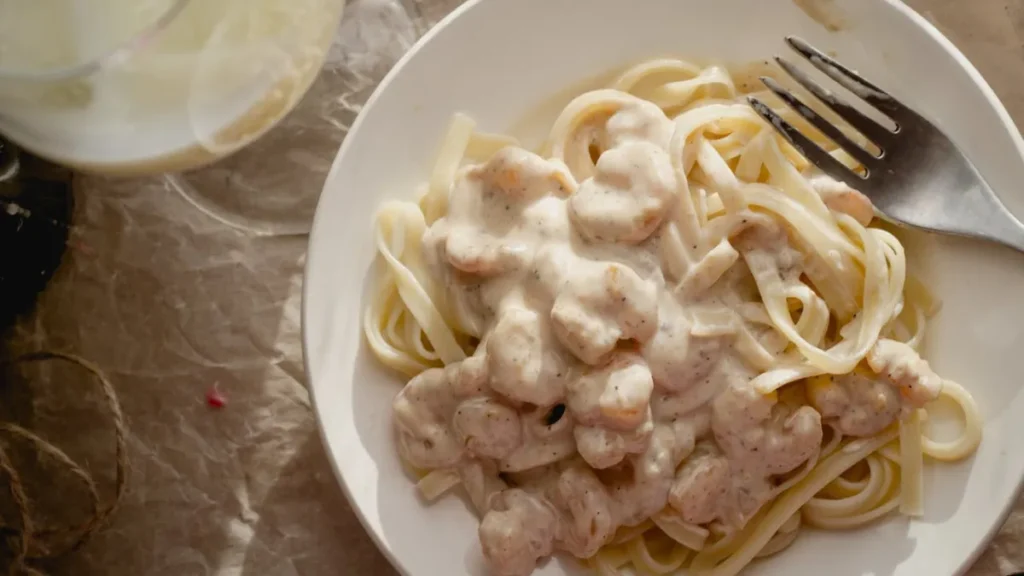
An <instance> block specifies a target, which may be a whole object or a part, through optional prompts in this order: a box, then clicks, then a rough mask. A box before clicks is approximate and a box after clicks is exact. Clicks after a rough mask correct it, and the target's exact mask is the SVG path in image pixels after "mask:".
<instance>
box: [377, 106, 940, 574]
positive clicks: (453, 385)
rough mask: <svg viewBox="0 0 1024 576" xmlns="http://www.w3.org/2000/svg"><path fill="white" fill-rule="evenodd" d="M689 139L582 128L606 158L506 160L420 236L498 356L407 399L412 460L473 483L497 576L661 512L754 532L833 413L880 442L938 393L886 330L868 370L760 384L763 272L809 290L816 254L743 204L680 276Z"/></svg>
mask: <svg viewBox="0 0 1024 576" xmlns="http://www.w3.org/2000/svg"><path fill="white" fill-rule="evenodd" d="M672 131H673V124H672V122H671V121H670V120H669V119H668V118H667V117H666V116H665V114H664V113H663V112H662V111H661V110H660V109H659V108H658V107H657V106H656V105H654V104H651V103H648V102H645V101H641V100H636V102H634V103H633V104H631V105H627V106H624V107H622V109H620V110H618V111H617V112H615V113H614V114H612V115H611V116H610V117H609V118H607V122H605V123H604V125H603V126H602V128H601V130H596V129H595V130H586V129H583V130H580V131H578V134H577V136H576V138H577V139H579V140H580V141H578V142H575V143H573V144H574V146H576V147H577V148H579V149H583V150H587V149H588V148H589V149H592V150H593V155H594V156H599V159H598V160H597V161H596V164H595V163H594V162H592V161H591V159H590V158H575V159H571V158H568V159H567V162H568V163H570V164H576V165H573V166H566V165H565V164H563V163H561V162H558V161H549V160H545V159H544V158H542V157H540V156H538V155H536V154H534V153H532V152H528V151H526V150H523V149H519V148H514V147H509V148H505V149H503V150H501V151H500V152H498V153H497V154H496V155H495V156H494V157H493V158H491V159H490V160H489V161H488V162H486V163H485V164H482V165H477V166H471V167H468V168H466V169H464V170H463V171H462V172H461V173H460V175H459V177H458V178H457V180H456V182H455V184H454V186H453V188H452V190H451V193H450V197H449V206H448V211H447V215H446V216H445V217H444V218H441V219H440V220H438V221H437V222H435V223H434V224H433V225H432V226H431V227H430V228H429V229H428V230H427V232H426V234H425V236H424V238H423V246H424V250H425V252H426V258H427V260H428V262H429V263H430V266H431V269H432V271H433V273H434V274H435V275H436V278H437V279H438V280H439V284H441V285H443V286H445V287H446V293H447V297H448V302H446V303H444V305H446V306H447V307H448V308H449V310H450V312H451V313H452V314H453V315H454V316H455V317H457V318H458V319H459V322H460V324H462V329H463V330H465V331H466V332H468V333H471V334H473V335H475V336H477V337H478V338H479V339H480V344H479V346H478V347H477V349H476V352H475V354H474V355H473V356H471V357H470V358H468V359H467V360H465V361H463V362H459V363H456V364H453V365H449V366H447V367H446V368H443V369H440V368H438V369H431V370H428V371H426V372H424V373H422V374H420V375H419V376H417V377H416V378H414V379H413V380H412V381H411V382H410V383H409V384H408V385H407V386H406V387H405V388H404V389H403V391H402V392H401V393H400V394H399V395H398V397H397V398H396V400H395V403H394V415H395V421H396V426H397V430H398V443H399V450H400V452H401V455H402V457H403V458H404V459H405V460H406V461H408V462H409V463H410V464H412V465H413V466H416V467H418V468H421V469H427V470H438V469H452V470H456V471H457V472H458V473H459V475H460V477H461V479H462V482H463V484H464V485H465V487H466V488H467V490H468V492H469V495H470V497H471V499H472V500H473V502H474V504H475V505H476V506H477V507H478V509H479V510H480V511H481V513H482V514H483V520H482V523H481V525H480V534H479V535H480V540H481V543H482V546H483V551H484V555H485V557H486V558H487V559H488V561H489V563H490V565H491V567H492V569H493V571H494V572H495V573H496V574H500V575H508V576H514V575H524V574H529V573H530V572H531V571H532V570H533V569H534V568H535V567H536V564H537V562H538V560H539V559H542V558H544V557H546V556H548V555H550V554H551V553H552V552H553V551H555V550H564V551H567V552H569V553H571V554H573V555H575V556H577V557H580V558H586V557H590V556H592V555H593V554H595V553H596V552H597V551H598V549H599V548H600V547H601V546H603V545H605V544H607V543H608V542H609V541H610V540H611V539H612V537H613V536H614V534H615V532H616V530H617V529H619V528H621V527H627V526H634V525H637V524H639V523H641V522H643V521H645V520H646V519H648V518H650V517H651V516H652V515H654V514H657V513H659V512H662V511H663V510H667V511H669V512H670V513H672V514H674V515H676V516H678V517H679V518H680V519H681V520H682V521H684V522H687V523H690V524H694V525H702V526H707V525H709V524H711V523H717V524H719V525H720V526H722V527H723V528H724V529H725V530H735V529H738V528H739V527H742V526H743V525H744V524H745V523H746V522H747V521H748V520H749V519H750V518H751V517H752V516H753V515H754V514H755V513H756V512H757V511H758V509H759V508H760V507H761V506H762V505H764V504H765V503H766V502H768V501H769V500H771V499H772V498H774V497H775V496H776V495H777V494H778V493H779V490H780V486H781V485H782V483H783V482H784V481H785V480H786V479H788V478H789V477H791V476H792V475H794V474H796V473H798V472H799V471H800V470H802V469H804V467H805V466H813V464H814V462H815V460H816V458H817V455H818V451H819V449H820V447H821V444H822V437H823V423H824V424H826V425H828V426H832V427H833V428H834V429H835V430H836V431H837V432H838V433H842V434H844V435H852V436H867V435H873V434H876V433H878V432H879V431H881V430H882V429H884V428H885V427H887V426H888V425H890V424H891V423H892V422H893V421H894V420H895V419H896V418H898V417H899V416H900V414H901V413H903V412H904V411H905V410H907V408H908V407H909V406H919V405H921V404H922V403H923V402H924V401H926V400H928V399H931V398H934V397H935V395H937V394H938V390H939V387H940V386H941V383H940V381H939V380H938V378H937V377H936V376H935V375H934V373H932V372H931V371H930V369H928V367H927V364H926V363H924V362H923V361H922V360H920V358H919V357H918V356H917V355H916V354H915V353H914V352H913V351H912V350H911V349H910V348H909V347H907V346H905V345H903V344H900V343H897V342H894V341H885V340H883V341H881V342H880V343H879V345H877V346H876V347H875V350H873V352H872V354H871V355H870V356H869V363H870V365H871V366H870V368H871V370H868V369H867V368H864V369H863V370H860V369H859V370H858V371H857V372H855V373H853V374H850V375H846V376H841V377H835V378H831V377H820V378H817V379H815V380H814V381H812V382H810V383H809V384H808V385H806V386H792V387H788V388H786V389H785V391H784V393H782V394H775V393H773V394H770V395H767V396H765V395H761V394H759V393H758V392H757V391H755V390H754V388H753V387H752V386H751V385H750V381H751V379H752V378H753V377H754V376H756V375H757V374H759V373H760V372H762V371H763V370H765V369H766V366H767V365H768V364H770V362H771V360H772V358H774V357H775V356H776V355H778V354H780V353H782V352H783V350H784V349H786V347H787V345H788V342H787V340H786V338H785V337H783V336H782V335H781V334H780V333H779V332H777V331H776V330H775V329H774V328H773V327H772V325H771V322H770V321H769V320H767V319H766V315H765V314H764V308H763V306H761V304H760V302H759V299H758V292H757V289H756V285H755V283H754V280H753V276H752V275H753V274H775V275H777V276H778V277H779V278H781V280H782V282H783V283H784V284H785V283H796V282H798V281H799V279H800V277H801V274H802V273H803V270H804V266H805V258H804V256H803V254H802V252H801V251H799V250H798V249H797V248H796V247H795V244H794V241H793V240H792V239H791V237H790V234H789V232H788V231H787V230H786V228H785V227H784V226H783V225H781V224H780V223H778V222H776V221H775V220H773V219H772V218H771V217H769V216H766V215H764V214H760V213H756V212H753V211H749V210H743V211H741V212H740V213H739V215H738V217H735V218H727V219H717V220H719V221H723V222H725V224H722V225H721V226H727V228H726V229H721V230H717V231H715V230H711V231H710V232H709V233H708V236H707V237H702V238H700V239H698V240H697V241H698V242H701V243H710V244H709V245H708V246H705V247H702V248H706V249H707V250H706V252H707V254H708V257H707V258H705V260H704V262H705V265H703V266H697V267H695V268H694V269H691V270H690V271H689V272H688V273H687V274H680V273H679V271H677V270H674V269H673V266H672V265H671V264H669V262H670V261H671V258H667V257H666V256H665V251H666V250H671V244H670V243H668V242H666V241H665V237H666V235H669V234H673V233H677V232H676V231H675V230H674V229H673V227H672V226H671V225H670V224H668V223H669V222H670V221H671V220H672V218H673V217H674V216H673V214H674V211H675V210H676V208H677V203H676V198H677V197H678V194H679V190H680V183H678V182H677V179H676V175H675V173H674V171H673V168H672V164H671V162H670V158H669V155H668V153H667V149H668V147H669V141H670V139H671V137H672ZM570 169H571V170H570ZM573 174H576V176H577V177H576V178H574V176H573ZM812 182H813V183H814V186H815V188H816V189H817V190H818V192H819V193H820V194H821V195H822V197H823V199H824V200H825V201H826V204H827V205H828V206H829V207H830V208H832V209H834V210H837V211H842V212H844V213H847V214H850V215H852V216H854V217H855V218H857V219H858V220H860V221H862V222H864V223H866V221H869V220H870V219H871V215H872V209H871V205H870V203H869V202H868V201H867V200H866V198H864V197H863V196H862V195H860V194H859V193H857V192H855V191H853V190H852V189H849V188H847V187H845V186H844V185H840V184H837V183H836V182H834V181H832V180H829V179H827V178H824V177H820V176H818V177H816V178H814V179H813V180H812ZM716 234H717V236H718V237H719V238H717V239H716V237H715V235H716ZM718 240H728V242H721V243H719V242H718ZM694 248H698V247H697V246H694ZM663 263H664V264H663ZM759 358H761V359H763V361H759V360H758V359H759ZM805 390H806V393H805Z"/></svg>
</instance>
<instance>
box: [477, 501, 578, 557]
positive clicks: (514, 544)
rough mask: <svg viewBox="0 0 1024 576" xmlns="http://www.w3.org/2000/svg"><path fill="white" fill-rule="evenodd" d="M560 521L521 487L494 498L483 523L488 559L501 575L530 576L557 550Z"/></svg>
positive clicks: (482, 541) (482, 534) (481, 523)
mask: <svg viewBox="0 0 1024 576" xmlns="http://www.w3.org/2000/svg"><path fill="white" fill-rule="evenodd" d="M557 529H558V518H557V517H556V515H555V513H554V512H553V511H552V510H551V508H550V507H549V505H548V504H547V503H546V502H544V501H543V500H542V499H540V498H538V497H536V496H533V495H531V494H529V493H527V492H525V491H523V490H520V489H518V488H512V489H509V490H505V491H504V492H502V493H501V494H499V495H498V496H497V497H496V498H494V499H493V501H492V505H491V508H490V510H488V511H487V513H486V514H485V515H484V518H483V521H482V522H480V528H479V536H480V545H481V547H482V548H483V553H484V558H485V559H486V560H487V564H488V566H489V567H490V569H491V572H492V573H493V574H495V575H497V576H528V575H529V574H530V573H532V572H533V570H534V569H535V568H536V567H537V561H538V560H540V559H541V558H546V557H548V556H550V555H551V553H552V551H553V550H554V543H555V535H556V531H557Z"/></svg>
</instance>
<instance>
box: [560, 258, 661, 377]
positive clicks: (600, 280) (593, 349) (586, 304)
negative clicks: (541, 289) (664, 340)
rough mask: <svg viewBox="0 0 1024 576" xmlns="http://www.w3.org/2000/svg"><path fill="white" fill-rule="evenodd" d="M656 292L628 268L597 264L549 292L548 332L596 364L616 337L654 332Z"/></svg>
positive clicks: (643, 338)
mask: <svg viewBox="0 0 1024 576" xmlns="http://www.w3.org/2000/svg"><path fill="white" fill-rule="evenodd" d="M587 272H589V273H587ZM657 298H658V297H657V286H656V285H655V284H654V283H653V282H650V281H646V280H644V279H642V278H640V276H638V275H637V274H636V272H634V271H633V270H632V269H630V268H628V267H626V266H623V265H621V264H614V263H604V264H600V265H598V266H596V267H595V269H593V270H590V271H586V272H584V273H581V274H580V275H578V276H575V277H573V278H571V279H569V280H568V281H567V282H566V284H565V286H564V287H563V289H562V291H561V292H560V293H559V294H558V296H557V298H555V303H554V306H553V307H552V309H551V320H552V323H553V327H554V333H555V335H556V336H557V337H558V340H559V341H560V342H561V343H562V345H563V346H565V347H566V348H568V349H569V351H570V352H572V353H573V354H574V355H575V356H576V357H577V358H579V359H580V360H582V361H584V362H586V363H587V364H590V365H597V364H601V363H603V362H604V361H605V360H606V359H607V358H608V355H609V354H610V353H611V352H612V350H613V349H614V348H615V346H616V344H618V342H619V340H624V339H634V340H637V341H639V342H644V341H646V340H648V339H650V338H651V337H652V336H653V335H654V333H655V331H656V330H657V326H658V306H657Z"/></svg>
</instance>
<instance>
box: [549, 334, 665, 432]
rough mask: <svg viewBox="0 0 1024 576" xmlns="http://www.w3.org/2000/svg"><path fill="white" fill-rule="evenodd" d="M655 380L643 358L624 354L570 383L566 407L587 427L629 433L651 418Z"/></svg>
mask: <svg viewBox="0 0 1024 576" xmlns="http://www.w3.org/2000/svg"><path fill="white" fill-rule="evenodd" d="M653 390H654V381H653V380H652V379H651V371H650V370H649V369H648V368H647V364H646V363H645V362H644V361H643V358H641V357H640V356H638V355H636V354H630V353H624V354H620V355H618V356H616V357H615V359H614V360H613V361H612V362H610V363H609V364H607V365H606V366H602V367H601V368H592V369H590V370H588V371H587V372H585V373H584V374H582V375H580V377H579V378H577V379H575V380H574V381H572V382H570V383H569V386H568V388H567V396H566V398H567V406H568V408H569V411H570V412H572V415H573V417H574V418H575V419H576V421H577V422H578V423H580V424H582V425H585V426H604V427H607V428H611V429H613V430H620V431H623V432H629V431H631V430H635V429H636V428H637V427H638V426H640V425H641V424H642V423H643V422H644V421H645V420H647V419H649V418H650V412H649V410H648V407H649V406H650V401H651V392H652V391H653Z"/></svg>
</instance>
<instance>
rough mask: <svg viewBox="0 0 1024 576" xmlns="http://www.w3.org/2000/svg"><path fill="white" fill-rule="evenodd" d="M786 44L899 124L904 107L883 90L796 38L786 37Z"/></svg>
mask: <svg viewBox="0 0 1024 576" xmlns="http://www.w3.org/2000/svg"><path fill="white" fill-rule="evenodd" d="M786 44H789V46H790V47H791V48H792V49H793V50H796V51H797V53H799V54H800V55H801V56H803V57H804V58H806V59H807V61H808V62H810V63H811V64H812V65H813V66H814V67H815V68H817V69H818V70H821V71H822V72H824V73H825V74H827V75H828V77H829V78H831V79H833V80H835V81H836V83H838V84H839V85H841V86H843V87H844V88H846V89H847V90H849V91H850V92H853V93H854V94H856V95H857V97H858V98H861V99H862V100H864V101H865V102H867V103H868V104H871V105H872V106H874V107H875V108H877V109H878V110H879V111H880V112H883V113H884V114H885V115H887V116H889V118H892V119H893V120H894V121H896V122H897V124H898V123H899V120H900V118H899V116H901V112H903V111H904V110H906V107H905V106H903V105H902V104H900V103H899V102H898V101H897V100H896V99H895V98H893V97H892V96H890V95H889V94H888V93H887V92H886V91H885V90H882V89H881V88H879V87H878V86H875V85H874V84H872V83H871V82H868V81H867V80H865V79H864V78H863V77H861V75H860V74H857V73H856V72H854V71H853V70H850V69H849V68H847V67H846V66H843V65H842V64H840V63H839V62H838V61H836V60H835V59H834V58H832V57H831V56H829V55H828V54H825V53H824V52H822V51H821V50H818V49H817V48H815V47H814V46H811V45H810V44H808V43H807V42H805V41H804V40H802V39H800V38H797V37H796V36H787V37H786Z"/></svg>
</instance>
